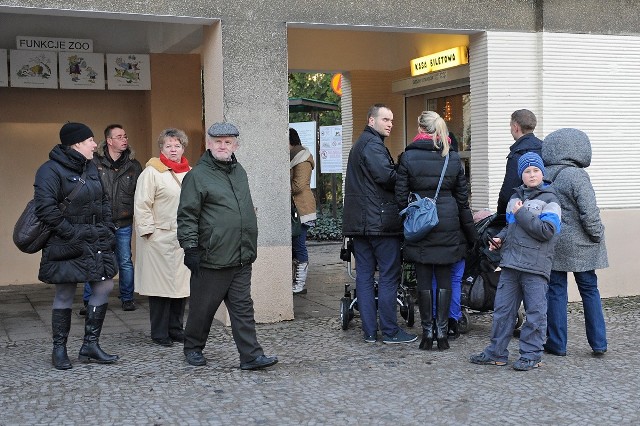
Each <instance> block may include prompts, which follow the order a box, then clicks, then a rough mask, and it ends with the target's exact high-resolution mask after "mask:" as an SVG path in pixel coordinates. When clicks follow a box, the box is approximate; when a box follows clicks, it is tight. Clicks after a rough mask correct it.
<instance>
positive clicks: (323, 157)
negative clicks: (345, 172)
mask: <svg viewBox="0 0 640 426" xmlns="http://www.w3.org/2000/svg"><path fill="white" fill-rule="evenodd" d="M320 173H342V126H340V125H339V126H320Z"/></svg>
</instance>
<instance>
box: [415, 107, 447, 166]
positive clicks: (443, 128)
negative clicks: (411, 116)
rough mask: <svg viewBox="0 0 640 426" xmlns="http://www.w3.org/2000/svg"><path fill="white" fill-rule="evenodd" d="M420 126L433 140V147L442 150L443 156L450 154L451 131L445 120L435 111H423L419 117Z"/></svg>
mask: <svg viewBox="0 0 640 426" xmlns="http://www.w3.org/2000/svg"><path fill="white" fill-rule="evenodd" d="M418 126H420V129H421V130H422V131H423V132H424V133H427V134H429V135H431V138H432V139H433V145H434V146H435V147H436V148H438V149H441V150H442V156H443V157H446V156H447V154H448V153H449V129H447V123H445V121H444V119H443V118H442V117H440V115H438V113H437V112H435V111H422V113H421V114H420V115H419V116H418Z"/></svg>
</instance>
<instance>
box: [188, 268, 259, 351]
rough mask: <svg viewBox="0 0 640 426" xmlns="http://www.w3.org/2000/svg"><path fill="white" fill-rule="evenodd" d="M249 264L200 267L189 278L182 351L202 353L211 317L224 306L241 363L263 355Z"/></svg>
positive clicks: (209, 328)
mask: <svg viewBox="0 0 640 426" xmlns="http://www.w3.org/2000/svg"><path fill="white" fill-rule="evenodd" d="M251 270H252V267H251V265H245V266H237V267H233V268H225V269H209V268H202V267H200V273H199V274H198V276H194V275H191V296H190V298H189V315H188V316H187V326H186V327H185V329H184V352H185V353H188V352H193V351H201V350H202V349H204V347H205V345H206V343H207V337H209V331H210V330H211V323H212V322H213V316H214V315H215V313H216V311H217V310H218V307H219V306H220V304H221V303H222V302H223V301H224V304H225V305H226V307H227V310H228V311H229V317H230V319H231V333H232V334H233V340H234V341H235V343H236V347H237V348H238V352H239V353H240V362H241V363H242V362H249V361H253V360H254V359H256V358H257V357H259V356H260V355H264V352H263V351H262V348H261V347H260V345H259V344H258V339H257V338H256V323H255V319H254V313H253V300H252V299H251Z"/></svg>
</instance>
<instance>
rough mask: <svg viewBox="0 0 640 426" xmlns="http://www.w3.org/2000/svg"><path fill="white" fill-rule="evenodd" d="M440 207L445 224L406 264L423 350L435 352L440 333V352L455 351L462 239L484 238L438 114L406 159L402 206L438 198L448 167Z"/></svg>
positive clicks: (399, 194) (428, 119)
mask: <svg viewBox="0 0 640 426" xmlns="http://www.w3.org/2000/svg"><path fill="white" fill-rule="evenodd" d="M447 156H448V162H446V169H445V171H444V176H443V179H442V185H441V187H440V192H439V194H438V199H437V203H436V207H437V210H438V218H439V220H440V221H439V223H438V225H436V227H435V228H433V229H432V230H431V232H430V233H429V234H427V236H426V237H425V238H423V239H422V240H420V241H417V242H409V241H405V243H404V250H403V258H404V260H406V261H407V262H413V263H415V266H416V280H417V284H418V306H419V308H420V322H421V325H422V341H421V342H420V349H424V350H431V348H432V346H433V337H434V329H435V334H436V341H437V344H438V349H440V350H445V349H449V342H448V336H447V331H448V319H449V304H450V302H451V267H452V264H454V263H455V262H457V261H459V260H460V259H462V257H463V256H464V254H465V253H464V247H465V245H464V244H462V240H461V239H462V238H463V237H462V235H461V231H462V232H463V234H464V236H465V237H466V242H467V244H469V245H472V244H473V243H474V242H475V241H476V239H477V238H478V235H477V232H476V229H475V226H474V225H473V215H472V213H471V209H470V208H469V201H468V189H467V180H466V178H465V175H464V171H463V168H462V163H461V161H460V156H459V155H458V153H457V152H455V151H450V150H449V131H448V129H447V124H446V123H445V121H444V120H443V119H442V117H440V115H438V113H436V112H434V111H423V112H422V114H420V116H419V117H418V134H417V135H416V137H415V138H414V139H413V142H412V143H411V144H409V145H408V146H407V148H406V150H405V152H404V154H403V155H402V157H401V158H400V164H399V167H398V177H397V181H396V202H397V203H398V207H399V208H400V209H404V208H405V207H407V205H408V203H409V198H410V196H411V194H412V193H415V194H418V195H420V197H422V198H424V197H429V198H433V197H434V196H435V193H436V189H437V187H438V182H439V180H440V174H441V172H442V170H443V167H444V166H445V160H446V158H447ZM434 274H435V277H436V281H437V294H436V296H435V297H436V319H435V321H434V320H433V313H432V303H433V302H432V301H433V297H434V295H433V292H432V289H431V280H432V277H433V275H434Z"/></svg>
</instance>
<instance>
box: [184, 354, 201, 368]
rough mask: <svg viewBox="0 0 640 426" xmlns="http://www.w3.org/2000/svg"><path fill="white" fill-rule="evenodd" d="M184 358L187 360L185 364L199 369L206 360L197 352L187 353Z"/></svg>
mask: <svg viewBox="0 0 640 426" xmlns="http://www.w3.org/2000/svg"><path fill="white" fill-rule="evenodd" d="M184 356H185V358H186V359H187V362H188V363H189V364H191V365H194V366H196V367H200V366H203V365H206V364H207V360H206V359H205V358H204V356H203V355H202V352H199V351H193V352H187V353H186V354H184Z"/></svg>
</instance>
